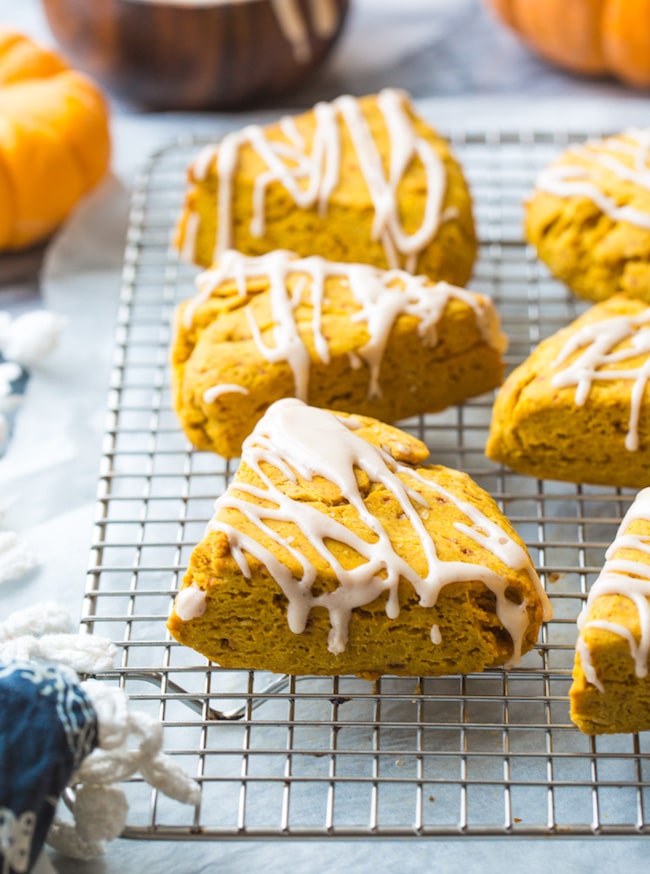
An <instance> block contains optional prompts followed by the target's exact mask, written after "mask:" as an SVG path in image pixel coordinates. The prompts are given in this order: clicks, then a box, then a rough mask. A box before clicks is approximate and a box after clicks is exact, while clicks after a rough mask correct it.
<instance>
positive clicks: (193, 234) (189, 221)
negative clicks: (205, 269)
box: [181, 212, 201, 263]
mask: <svg viewBox="0 0 650 874" xmlns="http://www.w3.org/2000/svg"><path fill="white" fill-rule="evenodd" d="M200 224H201V217H200V216H199V214H198V212H189V213H188V214H187V218H186V220H185V226H184V228H183V245H182V246H181V258H182V259H183V260H184V261H188V262H189V263H192V261H193V260H194V253H195V251H196V238H197V236H198V233H199V225H200Z"/></svg>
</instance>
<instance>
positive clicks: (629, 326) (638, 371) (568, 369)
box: [551, 309, 650, 452]
mask: <svg viewBox="0 0 650 874" xmlns="http://www.w3.org/2000/svg"><path fill="white" fill-rule="evenodd" d="M625 341H629V343H628V345H627V346H626V347H625V348H619V347H620V346H621V344H622V343H624V342H625ZM581 349H582V350H583V351H582V352H581V353H580V354H579V355H577V356H576V357H575V358H574V360H573V361H571V362H570V363H569V364H568V365H566V366H564V367H562V365H564V364H565V362H566V361H567V359H568V358H570V357H571V356H572V355H574V354H575V353H576V352H578V351H579V350H581ZM639 356H645V357H644V360H643V361H642V363H641V364H639V365H638V366H636V367H631V368H629V369H623V368H617V367H614V366H613V365H618V364H620V363H621V362H624V361H628V360H630V359H633V358H638V357H639ZM551 366H552V367H553V368H555V369H556V370H557V369H558V368H562V369H561V370H559V372H558V373H556V374H555V375H554V376H553V377H552V379H551V385H553V386H554V387H556V388H564V387H567V386H575V387H576V392H575V402H576V404H577V405H578V406H583V405H584V404H585V403H586V401H587V398H588V397H589V393H590V391H591V388H592V385H593V383H594V382H606V381H612V380H616V381H619V380H621V381H623V380H627V381H631V382H632V383H633V384H632V389H631V391H630V417H629V422H628V431H627V434H626V436H625V448H626V449H627V450H628V452H636V451H637V450H638V448H639V430H638V428H639V417H640V415H641V409H642V406H643V399H644V395H645V390H646V385H647V382H648V379H650V309H646V310H644V311H643V312H641V313H639V314H638V315H636V316H614V317H613V318H611V319H603V320H602V321H598V322H594V323H592V324H589V325H584V326H583V327H582V328H581V329H580V330H579V331H577V332H576V333H574V334H573V335H572V336H571V337H570V338H569V339H568V340H567V342H566V343H565V345H564V347H563V348H562V350H561V351H560V354H559V355H558V357H557V358H556V359H555V361H554V362H553V363H552V365H551ZM605 368H609V369H605Z"/></svg>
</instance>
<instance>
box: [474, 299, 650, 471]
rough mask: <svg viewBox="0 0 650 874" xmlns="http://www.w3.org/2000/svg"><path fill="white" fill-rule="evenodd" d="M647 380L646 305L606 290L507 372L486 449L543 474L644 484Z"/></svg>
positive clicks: (648, 460)
mask: <svg viewBox="0 0 650 874" xmlns="http://www.w3.org/2000/svg"><path fill="white" fill-rule="evenodd" d="M649 378H650V307H648V306H647V304H645V303H643V302H642V301H641V300H635V299H631V298H628V297H626V296H624V295H615V296H614V297H612V298H610V299H609V300H607V301H604V302H603V303H600V304H597V305H596V306H593V307H592V308H591V309H590V310H588V311H587V312H586V313H585V314H584V315H582V316H580V318H578V319H576V321H575V322H573V323H572V324H571V325H569V327H567V328H564V329H563V330H561V331H559V332H558V333H557V334H554V335H553V336H552V337H549V338H548V339H547V340H544V341H543V342H542V343H540V345H539V346H538V347H537V349H536V350H535V351H534V352H533V353H532V355H531V356H530V357H529V358H528V359H527V360H526V361H525V362H524V363H523V364H522V365H520V366H519V367H518V368H517V369H516V370H514V371H513V372H512V373H511V374H510V375H509V376H508V378H507V379H506V381H505V382H504V384H503V386H502V388H501V389H500V391H499V394H498V396H497V399H496V403H495V405H494V411H493V414H492V424H491V427H490V435H489V439H488V442H487V446H486V450H485V451H486V454H487V456H488V457H489V458H491V459H492V460H494V461H501V462H503V463H504V464H506V465H508V466H509V467H511V468H512V469H513V470H516V471H519V472H520V473H527V474H530V475H531V476H537V477H541V478H543V479H558V480H566V481H568V482H576V483H595V484H600V485H613V486H630V487H632V488H639V487H640V486H644V485H647V484H650V386H648V385H647V382H648V379H649Z"/></svg>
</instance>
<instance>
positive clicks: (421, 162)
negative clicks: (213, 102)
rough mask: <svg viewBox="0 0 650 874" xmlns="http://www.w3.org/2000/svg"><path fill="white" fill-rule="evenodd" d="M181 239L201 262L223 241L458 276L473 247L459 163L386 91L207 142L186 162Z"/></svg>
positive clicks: (466, 271)
mask: <svg viewBox="0 0 650 874" xmlns="http://www.w3.org/2000/svg"><path fill="white" fill-rule="evenodd" d="M177 244H178V247H179V249H180V250H181V252H182V253H183V254H184V256H185V257H186V258H187V259H188V260H191V261H194V262H195V263H197V264H200V265H202V266H203V267H209V266H210V265H211V264H212V263H213V262H214V261H215V260H217V259H218V258H219V257H220V256H221V255H222V254H223V252H224V251H226V250H228V249H238V250H239V251H241V252H244V253H245V254H247V255H262V254H264V253H265V252H270V251H273V250H274V249H291V250H292V251H294V252H298V253H299V254H300V255H302V256H308V255H322V256H323V257H325V258H329V259H331V260H332V261H348V262H361V263H365V264H373V265H375V266H377V267H382V268H397V267H400V268H404V269H406V270H409V271H410V272H411V273H425V274H427V275H428V276H431V277H433V278H434V279H437V280H442V279H444V280H447V281H448V282H454V283H456V284H458V285H463V284H464V283H465V282H467V280H468V278H469V276H470V274H471V271H472V266H473V263H474V258H475V256H476V236H475V230H474V222H473V218H472V206H471V199H470V194H469V190H468V188H467V184H466V182H465V179H464V177H463V174H462V171H461V169H460V167H459V165H458V163H457V162H456V160H455V158H454V157H453V155H452V154H451V152H450V150H449V147H448V145H447V143H446V142H445V141H444V140H443V139H442V138H441V137H440V136H439V135H438V134H437V133H435V131H433V130H432V129H431V128H430V127H429V126H428V125H427V124H426V123H425V122H424V121H422V119H420V118H418V116H417V115H416V114H415V113H414V111H413V108H412V107H411V104H410V101H409V99H408V97H407V95H406V94H404V93H402V92H400V91H394V90H390V89H387V90H385V91H382V92H381V93H380V94H377V95H372V96H369V97H363V98H360V99H357V98H354V97H349V96H344V97H339V98H337V99H336V100H334V101H333V102H332V103H319V104H317V105H316V106H315V107H314V108H313V110H311V111H309V112H307V113H305V114H304V115H299V116H297V117H287V118H283V119H282V120H281V121H279V122H278V123H276V124H272V125H269V126H267V127H259V126H257V125H249V126H248V127H246V128H244V129H243V130H241V131H237V132H234V133H231V134H229V135H227V136H226V137H224V138H223V139H222V140H221V142H220V143H219V144H218V145H215V146H211V147H208V148H206V149H205V150H204V151H203V152H202V153H201V154H200V155H199V156H198V157H197V159H196V160H195V161H194V163H193V164H192V165H191V167H190V168H189V190H188V194H187V196H186V200H185V208H184V212H183V214H182V217H181V220H180V223H179V228H178V235H177Z"/></svg>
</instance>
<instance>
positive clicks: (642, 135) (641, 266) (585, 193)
mask: <svg viewBox="0 0 650 874" xmlns="http://www.w3.org/2000/svg"><path fill="white" fill-rule="evenodd" d="M525 231H526V237H527V239H528V240H529V242H530V243H532V244H533V246H535V248H536V249H537V253H538V255H539V257H540V258H541V260H542V261H544V262H545V263H546V264H547V265H548V267H549V268H550V270H551V272H552V273H553V274H554V275H555V276H557V277H558V278H559V279H561V280H562V281H563V282H564V283H566V285H568V286H569V288H571V289H572V290H573V291H574V292H575V293H576V294H577V295H579V296H580V297H583V298H586V299H587V300H592V301H600V300H605V299H606V298H608V297H610V296H611V295H612V294H615V293H617V292H620V291H625V292H627V293H631V294H634V295H639V296H641V297H644V296H645V298H646V300H650V129H648V130H628V131H625V132H624V133H622V134H620V135H619V136H615V137H607V138H606V139H602V140H591V141H588V142H586V143H584V144H583V145H581V146H575V147H572V148H570V149H568V150H567V151H566V152H565V153H564V154H563V155H562V156H561V157H560V158H559V160H558V161H557V162H555V163H554V164H552V165H551V166H550V167H547V168H546V169H545V170H543V171H542V173H541V174H540V175H539V177H538V179H537V183H536V189H535V193H534V194H533V196H532V197H531V199H530V201H529V202H528V204H527V209H526V221H525Z"/></svg>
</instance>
